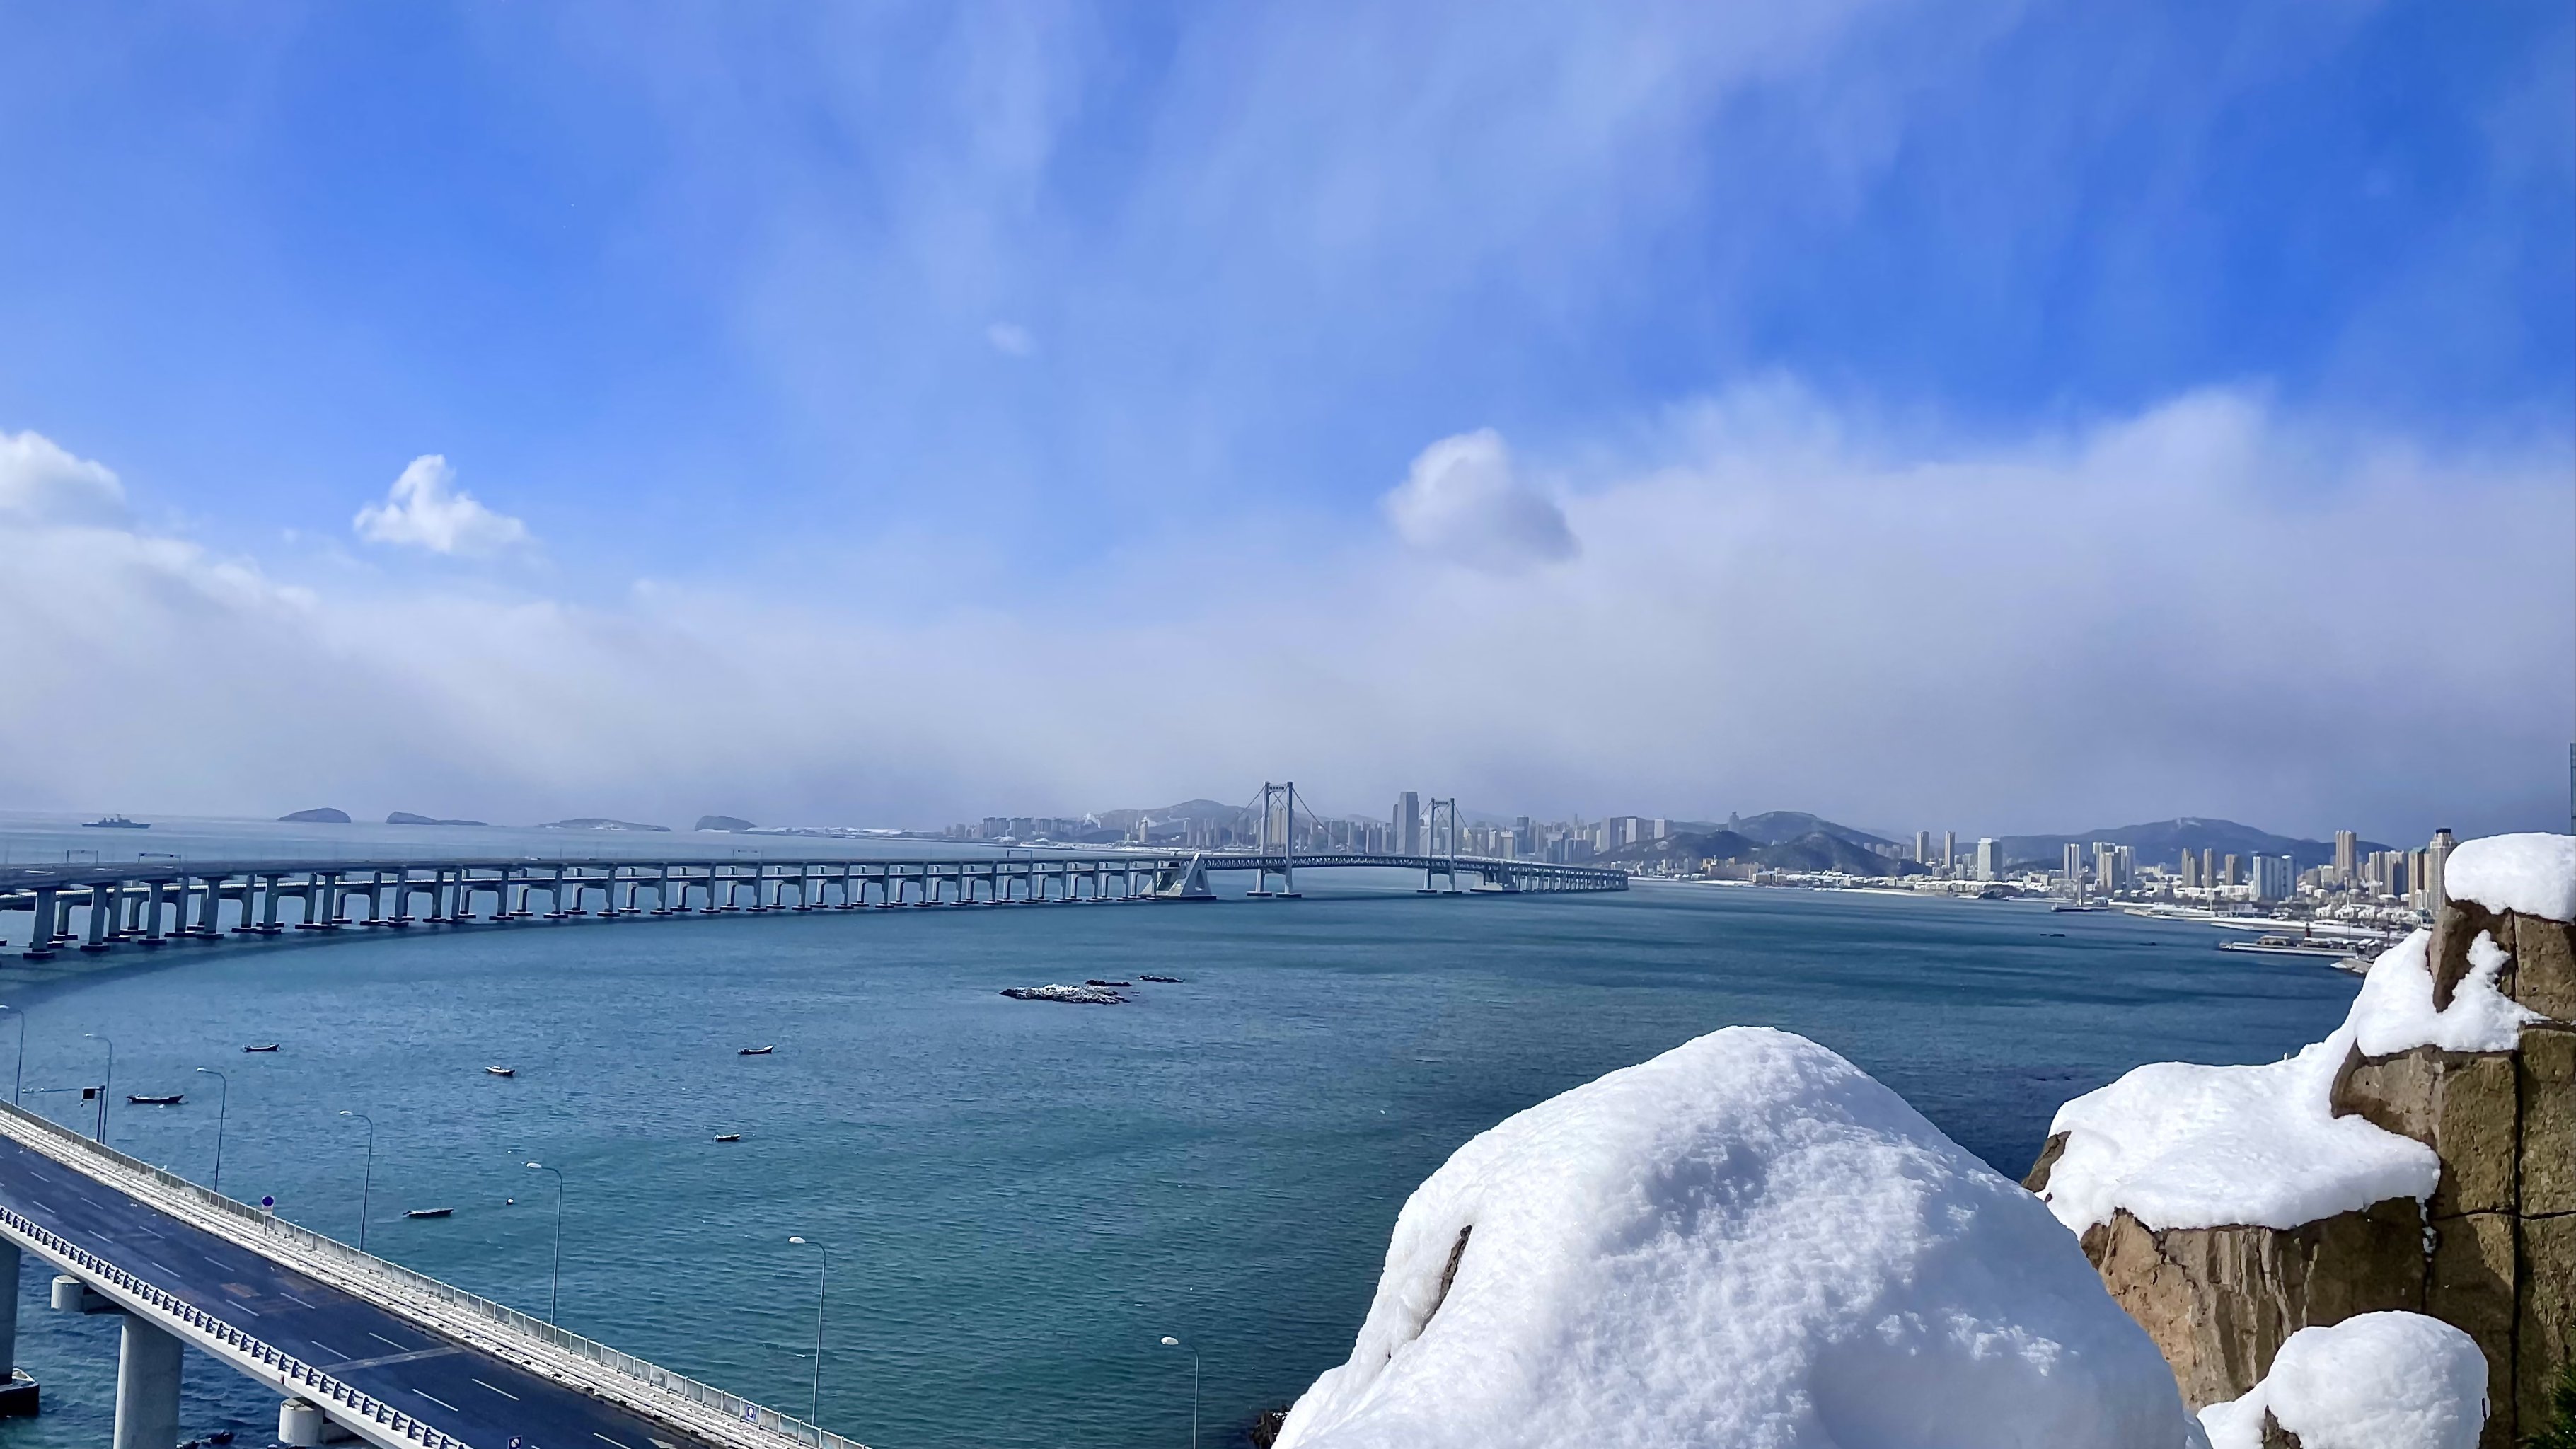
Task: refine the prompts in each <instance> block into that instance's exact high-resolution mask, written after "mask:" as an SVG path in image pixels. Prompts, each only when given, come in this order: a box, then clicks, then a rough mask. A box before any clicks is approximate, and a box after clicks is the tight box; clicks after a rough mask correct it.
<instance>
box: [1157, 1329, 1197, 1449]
mask: <svg viewBox="0 0 2576 1449" xmlns="http://www.w3.org/2000/svg"><path fill="white" fill-rule="evenodd" d="M1163 1347H1165V1348H1186V1349H1189V1351H1190V1449H1199V1351H1198V1349H1197V1348H1196V1347H1195V1346H1193V1345H1190V1344H1185V1343H1183V1342H1181V1341H1180V1340H1179V1339H1177V1338H1174V1337H1172V1336H1171V1335H1169V1334H1165V1335H1164V1336H1163Z"/></svg>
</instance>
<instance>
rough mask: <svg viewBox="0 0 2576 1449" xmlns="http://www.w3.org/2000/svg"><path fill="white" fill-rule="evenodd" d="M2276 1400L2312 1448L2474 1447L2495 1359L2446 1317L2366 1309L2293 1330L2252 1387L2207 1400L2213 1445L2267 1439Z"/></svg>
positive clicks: (2234, 1447) (2305, 1446)
mask: <svg viewBox="0 0 2576 1449" xmlns="http://www.w3.org/2000/svg"><path fill="white" fill-rule="evenodd" d="M2266 1409H2269V1410H2270V1411H2271V1414H2272V1419H2273V1421H2274V1422H2275V1423H2278V1424H2279V1425H2280V1426H2281V1427H2282V1428H2284V1429H2287V1430H2289V1431H2290V1432H2291V1433H2293V1434H2296V1435H2298V1436H2299V1443H2300V1445H2301V1446H2302V1449H2474V1446H2475V1445H2476V1444H2477V1442H2478V1430H2479V1428H2480V1427H2481V1426H2483V1425H2484V1424H2485V1423H2486V1418H2487V1359H2486V1355H2485V1354H2483V1353H2480V1352H2479V1351H2478V1345H2477V1341H2476V1340H2474V1339H2472V1338H2470V1337H2469V1336H2468V1335H2467V1334H2465V1333H2462V1332H2461V1331H2460V1330H2458V1329H2456V1328H2454V1327H2452V1326H2451V1325H2449V1324H2447V1323H2444V1322H2442V1321H2441V1320H2440V1319H2438V1318H2427V1317H2425V1316H2424V1315H2423V1314H2420V1313H2364V1314H2362V1315H2360V1316H2359V1317H2356V1318H2347V1319H2345V1320H2344V1321H2343V1322H2341V1323H2338V1324H2335V1325H2334V1326H2333V1327H2331V1328H2302V1329H2300V1330H2299V1331H2298V1332H2296V1333H2294V1334H2291V1335H2290V1338H2289V1341H2288V1342H2286V1343H2284V1344H2282V1345H2281V1351H2280V1353H2279V1354H2277V1355H2275V1356H2274V1358H2273V1360H2272V1371H2271V1372H2270V1373H2268V1374H2266V1375H2264V1376H2263V1381H2262V1382H2261V1383H2258V1384H2256V1385H2255V1386H2254V1388H2253V1391H2252V1392H2250V1393H2248V1394H2247V1395H2246V1396H2245V1397H2243V1398H2241V1399H2236V1400H2233V1401H2231V1402H2229V1403H2224V1404H2212V1405H2210V1406H2209V1407H2208V1408H2206V1409H2203V1410H2201V1411H2200V1422H2201V1426H2202V1427H2203V1428H2205V1429H2207V1430H2208V1431H2209V1442H2210V1449H2262V1444H2263V1413H2264V1411H2265V1410H2266Z"/></svg>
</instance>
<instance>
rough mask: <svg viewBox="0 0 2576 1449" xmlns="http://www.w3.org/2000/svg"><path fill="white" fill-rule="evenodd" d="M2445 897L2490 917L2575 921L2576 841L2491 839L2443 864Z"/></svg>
mask: <svg viewBox="0 0 2576 1449" xmlns="http://www.w3.org/2000/svg"><path fill="white" fill-rule="evenodd" d="M2442 894H2444V895H2446V896H2448V897H2450V898H2451V899H2452V900H2455V901H2475V902H2477V903H2478V904H2479V905H2482V906H2484V907H2486V908H2487V909H2488V910H2491V911H2512V912H2515V913H2516V914H2518V915H2525V916H2547V917H2548V918H2549V919H2551V920H2553V921H2576V835H2542V834H2532V835H2489V836H2486V837H2484V838H2482V839H2478V840H2467V841H2462V842H2461V843H2460V844H2459V845H2458V846H2457V847H2456V848H2454V849H2453V850H2452V851H2451V854H2450V856H2449V858H2447V859H2446V860H2444V861H2443V863H2442Z"/></svg>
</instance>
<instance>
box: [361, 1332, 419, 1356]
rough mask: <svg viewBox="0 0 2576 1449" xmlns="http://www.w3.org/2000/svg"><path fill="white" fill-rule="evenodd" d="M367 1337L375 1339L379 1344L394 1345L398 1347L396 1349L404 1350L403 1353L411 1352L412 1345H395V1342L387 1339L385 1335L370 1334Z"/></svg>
mask: <svg viewBox="0 0 2576 1449" xmlns="http://www.w3.org/2000/svg"><path fill="white" fill-rule="evenodd" d="M367 1337H369V1338H372V1339H374V1340H375V1341H376V1342H378V1343H393V1346H394V1347H396V1348H398V1349H401V1350H402V1351H403V1352H405V1353H409V1352H411V1345H410V1344H407V1343H394V1341H393V1340H392V1339H390V1338H387V1337H385V1336H384V1335H383V1334H381V1333H369V1334H368V1335H367Z"/></svg>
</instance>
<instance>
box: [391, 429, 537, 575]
mask: <svg viewBox="0 0 2576 1449" xmlns="http://www.w3.org/2000/svg"><path fill="white" fill-rule="evenodd" d="M455 479H456V470H454V469H452V468H450V467H448V466H447V460H446V459H445V458H443V457H440V456H439V455H438V454H436V453H424V454H422V455H421V456H420V457H417V458H414V459H412V460H411V466H410V467H408V468H405V469H403V470H402V476H401V477H399V478H396V479H395V480H394V486H393V488H392V490H391V491H390V492H388V493H387V494H386V495H385V501H384V502H382V503H370V504H368V505H367V506H366V507H364V508H361V509H359V510H358V516H357V517H356V518H355V519H353V520H352V521H351V526H352V527H354V528H356V529H357V530H358V536H359V537H360V538H363V539H365V540H367V541H368V542H369V543H394V544H407V545H409V546H411V547H414V548H425V549H428V550H429V551H430V552H432V553H444V554H465V555H485V554H495V553H499V552H501V551H503V550H505V549H510V548H516V547H519V546H521V545H523V544H526V543H528V542H529V541H530V539H529V535H528V526H527V525H526V524H524V523H522V522H520V521H519V520H518V519H515V518H512V517H510V516H509V515H507V514H503V513H495V512H493V511H492V510H491V509H489V508H486V507H484V506H483V505H482V504H481V503H480V502H477V501H476V500H475V497H474V495H473V494H471V493H468V492H466V491H464V490H463V489H461V488H457V487H455V486H454V483H455Z"/></svg>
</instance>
